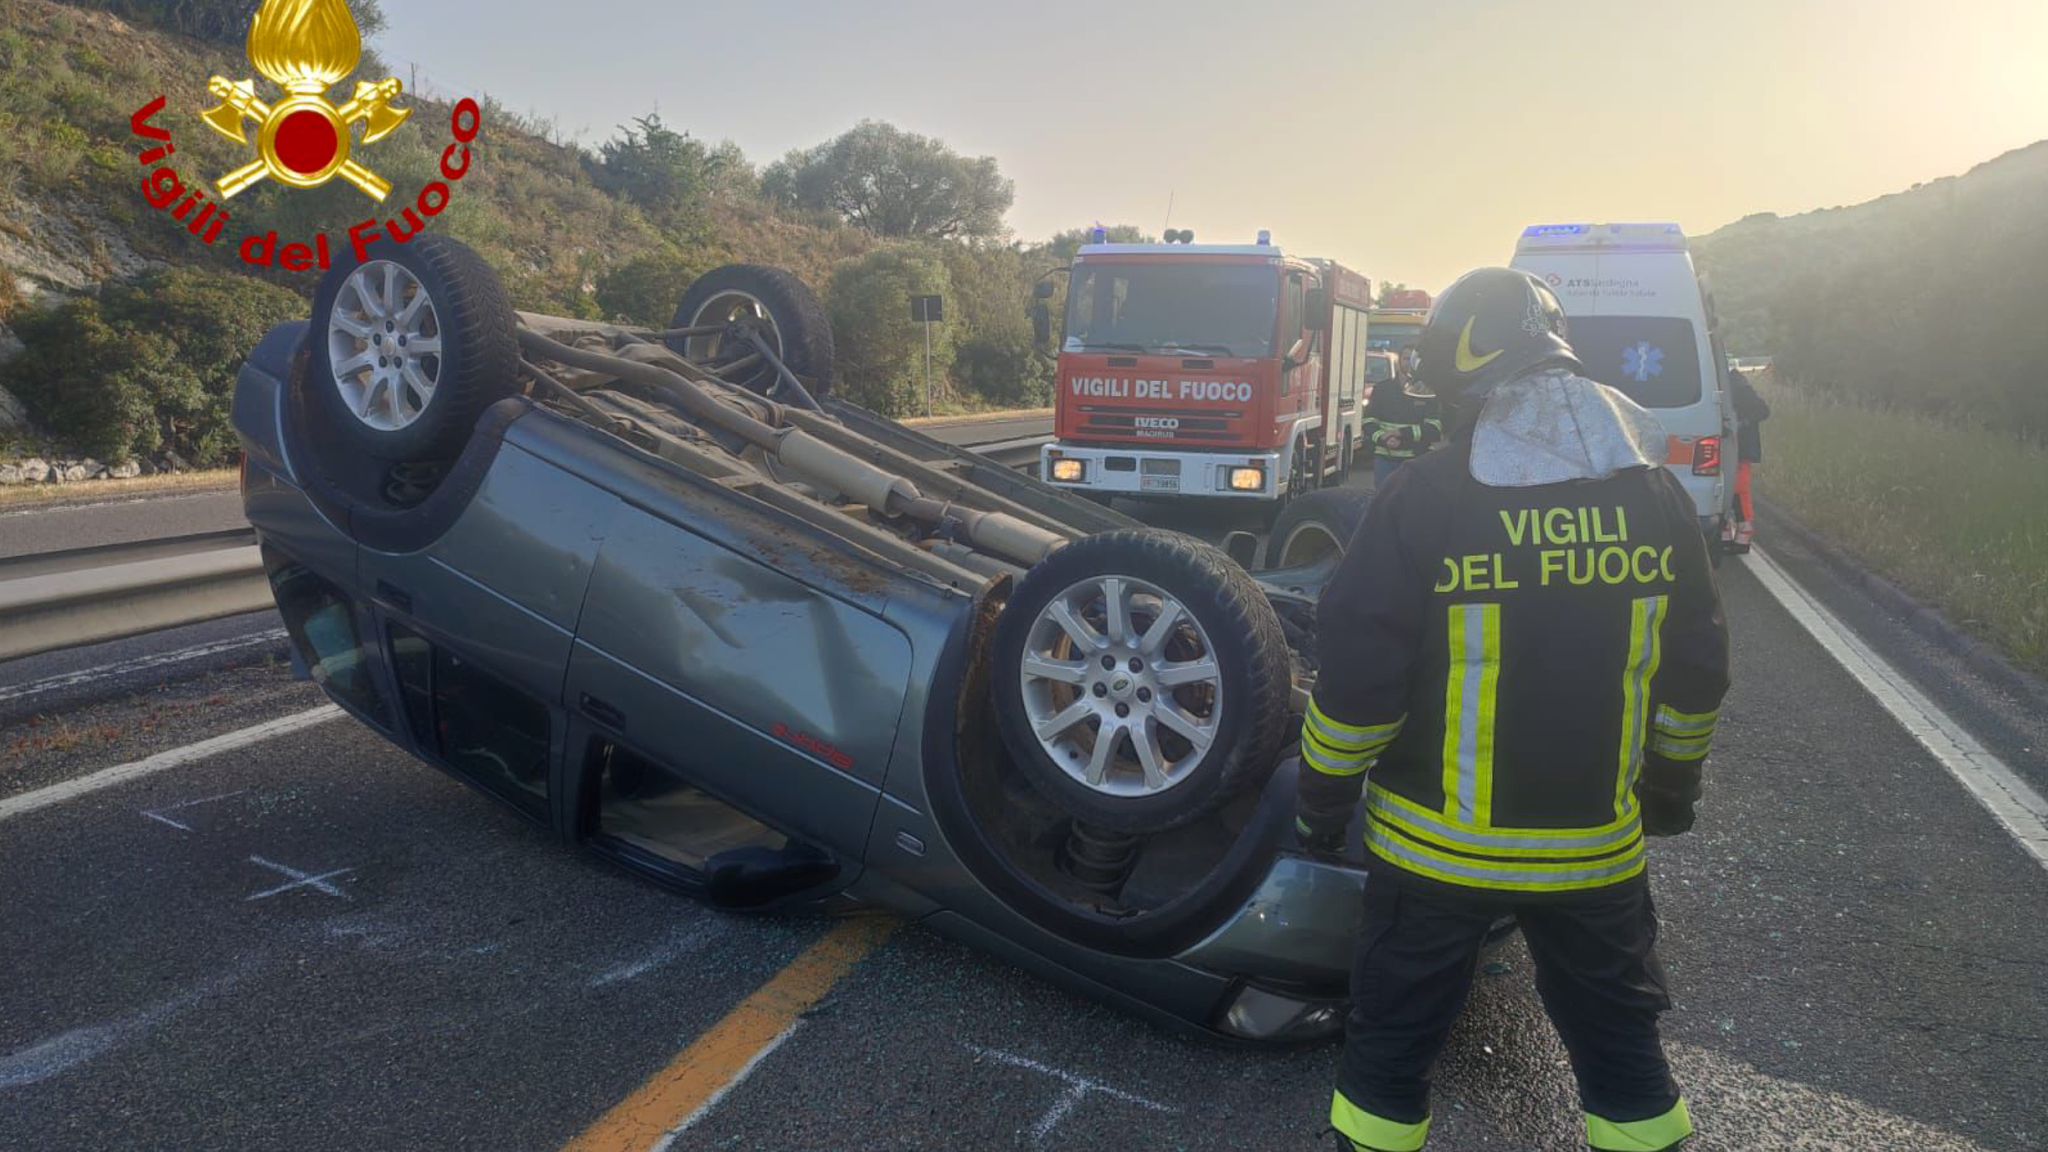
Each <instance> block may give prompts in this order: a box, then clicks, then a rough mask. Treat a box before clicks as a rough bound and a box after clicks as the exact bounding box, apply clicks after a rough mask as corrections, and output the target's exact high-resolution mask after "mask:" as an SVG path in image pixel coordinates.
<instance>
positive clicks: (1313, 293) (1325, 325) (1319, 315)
mask: <svg viewBox="0 0 2048 1152" xmlns="http://www.w3.org/2000/svg"><path fill="white" fill-rule="evenodd" d="M1301 307H1302V310H1303V312H1305V313H1306V315H1305V317H1304V318H1303V321H1302V326H1303V327H1305V328H1307V329H1308V330H1309V331H1311V332H1327V331H1329V329H1330V290H1329V289H1327V288H1311V289H1309V290H1308V292H1307V293H1306V294H1305V295H1304V296H1303V297H1302V303H1301Z"/></svg>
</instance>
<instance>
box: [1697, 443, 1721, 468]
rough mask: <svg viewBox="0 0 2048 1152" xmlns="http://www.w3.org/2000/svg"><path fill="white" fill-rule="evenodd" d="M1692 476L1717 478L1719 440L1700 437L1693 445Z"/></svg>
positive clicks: (1719, 466) (1719, 456)
mask: <svg viewBox="0 0 2048 1152" xmlns="http://www.w3.org/2000/svg"><path fill="white" fill-rule="evenodd" d="M1692 474H1693V475H1695V476H1719V475H1720V474H1721V438H1720V437H1719V436H1702V437H1700V438H1699V440H1698V441H1696V442H1695V443H1694V444H1693V448H1692Z"/></svg>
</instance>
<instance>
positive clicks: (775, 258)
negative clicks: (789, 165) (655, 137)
mask: <svg viewBox="0 0 2048 1152" xmlns="http://www.w3.org/2000/svg"><path fill="white" fill-rule="evenodd" d="M375 67H376V65H375V64H374V63H373V62H371V61H368V60H366V62H365V64H364V72H363V74H364V75H368V74H369V73H370V72H371V71H372V70H373V69H374V68H375ZM249 74H250V68H249V63H248V61H247V60H246V59H245V58H244V57H243V56H242V54H241V53H240V52H239V51H238V50H236V48H234V47H230V46H227V45H223V44H215V43H209V42H205V41H200V40H195V39H191V38H189V37H184V36H178V35H174V34H171V33H167V32H163V31H159V30H155V29H150V28H143V27H137V26H136V25H133V24H130V23H128V22H127V21H124V20H122V19H120V18H119V17H116V16H113V15H110V14H108V13H106V12H102V11H96V10H93V9H89V8H77V7H72V6H70V5H66V4H60V3H55V2H53V0H0V172H6V173H8V175H7V176H5V177H0V207H4V211H0V268H5V269H7V270H8V271H9V272H11V273H12V274H13V277H14V279H15V280H16V281H17V282H18V290H19V291H20V292H21V293H22V294H24V295H29V296H34V295H37V294H39V293H41V292H45V291H57V292H76V291H80V290H83V289H86V288H89V287H91V286H92V285H95V284H97V283H99V282H100V281H102V280H106V279H109V278H115V277H120V276H123V275H128V274H132V273H134V272H138V271H141V270H142V269H144V268H146V267H148V266H150V265H151V264H152V263H176V264H189V263H210V264H212V265H214V266H218V267H221V268H223V269H233V270H236V271H241V270H243V268H242V265H241V264H240V262H239V261H238V260H237V259H236V257H235V254H234V252H233V251H232V250H230V249H228V248H227V247H226V246H225V245H222V246H220V247H219V248H217V249H213V250H209V249H207V248H205V247H204V246H202V245H200V244H197V243H195V242H194V241H193V240H192V238H191V237H190V236H189V235H187V234H186V233H185V232H184V231H183V230H182V229H181V228H180V227H179V226H178V225H176V224H175V223H174V222H172V221H170V220H168V219H166V218H164V217H163V216H162V215H161V214H159V213H157V212H155V211H153V210H151V209H150V208H149V206H148V205H147V204H146V203H145V202H144V201H143V200H142V197H141V194H140V179H141V176H142V173H143V171H144V170H143V169H142V168H141V166H140V165H139V164H138V162H137V155H138V154H139V152H140V151H141V150H142V148H143V147H144V146H145V142H144V141H140V140H138V139H136V138H135V137H134V136H133V134H132V133H131V132H130V130H129V117H130V115H131V114H132V113H133V112H134V111H135V110H136V109H137V108H140V107H141V106H142V105H144V104H145V103H147V102H148V101H149V100H151V99H152V98H154V97H156V96H158V95H163V96H166V97H167V98H168V101H169V105H168V107H167V109H166V110H165V112H164V113H163V115H162V116H161V117H160V120H159V122H160V123H161V124H163V125H164V126H165V127H167V128H168V129H169V130H170V131H171V132H172V134H173V136H174V138H175V143H176V145H177V149H178V152H177V155H176V157H175V160H176V161H177V162H179V163H178V168H179V170H180V172H181V173H184V174H186V175H187V178H188V179H202V180H206V179H211V178H212V177H213V176H214V175H217V174H218V173H221V172H225V171H228V170H230V169H232V168H235V167H237V166H239V165H240V164H241V163H242V162H243V161H245V160H246V159H247V155H246V150H245V149H240V148H238V147H237V146H236V145H235V144H233V143H232V142H230V141H227V140H224V139H222V138H220V137H219V136H216V135H215V134H214V133H212V132H211V131H209V130H207V128H206V127H205V125H204V124H202V123H201V121H200V119H199V112H200V111H201V110H203V109H205V108H207V107H209V106H210V105H212V104H213V103H215V101H213V100H212V99H210V98H209V97H208V96H207V95H206V91H205V88H206V81H207V78H208V77H210V76H213V75H223V76H228V77H231V78H240V77H243V76H247V75H249ZM650 102H651V97H650ZM405 103H407V104H409V105H411V106H413V107H414V108H415V109H416V111H415V112H414V114H413V124H414V125H415V126H417V127H418V128H419V129H420V130H417V131H415V130H408V131H404V132H400V133H399V134H397V135H396V136H393V137H392V138H390V139H389V140H386V141H382V142H380V143H379V144H377V145H376V146H375V147H374V148H373V149H368V150H365V151H364V153H363V155H362V159H363V160H364V161H365V162H366V163H370V164H373V165H374V166H375V167H376V168H377V170H378V171H379V172H381V173H383V174H384V175H386V176H387V177H389V178H390V179H391V180H392V181H393V183H394V184H397V185H398V186H400V187H401V188H404V187H408V186H411V187H417V186H418V185H420V184H422V183H425V181H426V179H427V175H426V174H427V173H428V172H430V171H432V166H433V164H434V162H435V160H436V158H437V157H438V149H437V148H435V147H434V145H433V142H434V140H436V139H437V138H441V137H445V135H446V130H445V125H446V124H447V122H448V114H449V108H448V106H447V105H446V104H438V103H435V102H433V101H429V100H422V99H419V98H417V97H416V96H413V95H410V94H409V95H408V97H407V98H406V100H405ZM484 122H485V137H484V144H483V145H482V147H481V149H480V151H481V153H482V154H481V156H480V157H479V160H478V162H477V164H476V166H475V169H474V171H473V173H472V175H470V176H469V177H468V178H467V179H465V180H464V181H462V183H461V184H460V185H459V186H458V187H457V189H456V194H455V197H454V201H453V203H452V205H451V207H450V208H449V210H448V211H447V212H446V213H444V214H443V215H442V216H441V217H440V218H439V219H438V220H436V221H435V224H434V227H435V228H437V229H440V230H443V231H445V232H447V233H448V234H451V235H454V236H456V237H457V238H459V239H461V240H463V241H465V242H467V243H470V244H472V245H474V246H475V247H477V248H478V249H479V250H480V251H482V252H483V254H484V255H485V257H486V258H488V259H489V260H490V261H491V263H492V264H493V265H494V266H496V267H497V268H498V269H499V270H500V271H501V272H503V273H505V274H506V276H507V278H508V280H510V281H511V285H512V288H513V291H514V294H515V296H516V297H517V299H518V302H519V303H520V304H521V305H522V306H525V307H531V308H550V309H553V310H556V311H568V312H578V313H585V312H589V311H590V310H591V309H592V308H593V307H595V302H594V296H595V292H596V286H597V281H598V279H599V278H601V277H602V276H603V275H604V273H605V272H607V271H609V270H611V269H612V268H614V267H616V266H618V265H620V264H622V263H624V262H625V261H627V260H629V259H631V258H632V257H634V256H638V255H646V254H649V253H661V252H664V251H674V250H677V249H681V248H687V249H689V250H690V252H691V253H692V254H693V255H695V256H696V257H697V258H698V259H699V260H701V261H703V262H704V263H705V265H706V266H709V265H710V264H713V263H720V262H729V261H734V260H745V261H756V262H763V263H774V264H780V265H784V266H787V267H789V268H791V269H792V270H794V271H796V272H797V273H798V274H799V275H801V276H803V277H805V278H806V279H807V280H809V281H811V282H813V283H822V282H823V281H824V280H826V279H827V278H829V276H830V273H831V269H832V266H833V264H834V263H836V261H837V260H839V259H842V258H844V257H846V256H848V255H856V254H858V253H860V252H862V251H865V250H866V249H867V248H868V247H871V246H872V244H871V242H870V241H869V238H868V237H867V236H866V235H865V234H864V233H860V232H858V231H856V230H854V229H851V228H846V227H831V228H821V227H818V226H817V225H816V224H814V223H813V222H811V221H805V220H791V219H787V218H784V217H781V216H778V215H777V214H776V213H774V212H773V211H772V210H771V209H770V208H768V207H767V206H766V205H764V204H762V203H760V202H759V201H758V200H757V199H755V198H753V197H750V196H749V197H742V196H739V195H731V196H723V195H718V194H717V192H716V191H715V190H714V191H713V193H712V194H710V195H707V196H706V197H705V201H704V203H703V204H702V205H701V209H702V210H701V212H699V213H697V214H695V218H693V219H691V220H690V221H689V222H688V226H687V227H686V228H685V229H684V230H683V232H684V234H681V235H678V234H676V232H675V231H672V230H669V229H667V228H665V224H667V223H668V222H666V221H663V222H657V221H655V220H653V219H650V216H649V214H648V213H647V212H645V211H643V210H642V209H641V208H640V207H639V206H638V205H636V204H634V203H632V202H631V201H629V200H627V199H626V198H624V197H622V196H618V195H615V194H612V193H610V192H607V191H606V190H604V189H601V188H600V187H599V186H598V184H597V181H596V180H595V179H594V178H593V176H592V173H591V171H590V169H591V157H590V156H589V155H588V154H587V153H584V152H582V151H580V150H577V149H575V148H571V147H565V146H561V145H557V144H554V143H551V142H549V141H548V140H546V139H544V138H543V137H542V136H541V135H538V134H536V133H535V132H534V131H532V130H531V128H532V126H530V125H528V124H526V123H525V122H523V121H522V120H521V119H520V118H519V117H517V116H515V115H513V114H511V113H508V112H507V111H506V110H505V109H503V108H502V107H498V106H496V105H494V104H492V103H489V102H486V105H485V116H484ZM367 207H368V202H367V201H365V200H364V199H363V197H362V196H361V194H360V193H358V192H356V191H355V190H354V189H352V188H349V187H347V186H346V185H344V184H342V183H341V182H340V181H336V182H335V183H333V184H331V185H329V186H328V187H326V188H324V189H321V190H319V191H317V192H311V193H307V192H288V191H286V190H284V189H280V188H276V187H272V186H267V185H266V186H260V187H258V188H255V189H252V190H250V191H249V192H246V193H244V194H243V195H241V196H238V197H236V199H235V201H234V203H233V208H234V214H235V222H236V226H237V228H239V229H241V230H243V231H244V232H245V233H246V232H251V231H255V232H260V231H263V230H266V229H269V228H276V229H278V231H279V232H280V233H281V234H284V235H293V234H307V233H310V232H312V231H314V230H317V229H321V228H325V229H329V230H332V229H334V228H336V227H340V228H342V229H345V228H346V227H347V225H348V224H349V223H352V222H354V221H356V220H359V219H362V218H364V217H365V215H367V213H366V211H365V209H366V208H367ZM280 280H281V282H284V283H287V284H289V285H291V286H293V287H295V288H298V289H301V290H304V289H305V288H306V286H307V283H308V278H306V277H303V276H300V277H293V276H290V275H288V274H280ZM0 292H4V289H0ZM0 299H4V297H0Z"/></svg>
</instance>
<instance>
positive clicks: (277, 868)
mask: <svg viewBox="0 0 2048 1152" xmlns="http://www.w3.org/2000/svg"><path fill="white" fill-rule="evenodd" d="M249 863H251V864H255V865H257V866H259V867H263V868H268V869H270V870H271V871H272V872H275V873H277V874H278V875H280V876H289V877H291V882H290V883H288V884H279V885H278V886H277V887H275V888H271V889H267V890H265V891H262V892H258V893H256V894H255V895H254V896H249V897H246V898H245V902H246V901H247V900H265V899H268V898H270V897H272V896H275V895H277V894H278V893H280V892H289V891H291V890H292V889H294V888H311V889H313V890H314V891H316V892H325V893H326V894H327V895H329V896H333V897H335V898H337V899H340V900H353V899H355V897H353V896H351V895H349V894H348V893H346V892H343V891H342V890H341V889H339V888H336V887H335V886H334V885H332V884H329V883H328V881H329V880H332V879H334V878H335V877H336V876H346V875H348V874H349V873H351V872H353V871H355V869H353V868H336V869H335V870H334V871H332V872H322V873H320V874H319V875H318V876H315V875H312V874H311V873H307V872H301V871H299V870H298V869H297V868H289V867H286V866H285V865H283V864H279V863H278V862H276V861H275V860H265V859H264V858H263V857H261V856H251V857H249Z"/></svg>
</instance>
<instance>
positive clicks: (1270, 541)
mask: <svg viewBox="0 0 2048 1152" xmlns="http://www.w3.org/2000/svg"><path fill="white" fill-rule="evenodd" d="M1372 495H1373V494H1372V490H1371V489H1369V488H1318V489H1316V490H1315V491H1313V492H1310V493H1308V494H1307V495H1305V496H1303V497H1301V498H1300V499H1298V500H1291V501H1289V502H1288V504H1287V507H1285V508H1283V509H1281V510H1280V515H1279V516H1278V517H1276V518H1275V519H1274V521H1273V530H1272V533H1271V535H1270V536H1268V537H1267V540H1266V558H1265V563H1264V564H1263V565H1262V567H1264V568H1266V569H1269V570H1270V569H1275V568H1299V567H1302V566H1303V565H1307V564H1313V563H1315V562H1316V561H1318V560H1320V559H1322V558H1323V557H1325V556H1327V555H1329V554H1330V553H1331V552H1332V551H1335V552H1336V553H1337V554H1339V555H1342V554H1343V552H1344V549H1346V548H1347V547H1349V546H1350V545H1351V538H1352V537H1353V536H1354V535H1356V534H1357V533H1358V526H1359V525H1361V524H1363V523H1365V511H1366V509H1367V508H1369V507H1371V506H1372Z"/></svg>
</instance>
